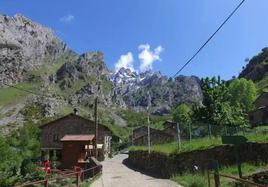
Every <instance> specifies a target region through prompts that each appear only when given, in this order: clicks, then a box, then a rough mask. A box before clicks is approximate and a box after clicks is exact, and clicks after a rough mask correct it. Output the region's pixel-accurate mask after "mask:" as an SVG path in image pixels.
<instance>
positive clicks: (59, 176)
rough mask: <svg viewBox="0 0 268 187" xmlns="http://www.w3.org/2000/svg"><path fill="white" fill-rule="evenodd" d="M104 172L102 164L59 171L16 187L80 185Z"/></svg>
mask: <svg viewBox="0 0 268 187" xmlns="http://www.w3.org/2000/svg"><path fill="white" fill-rule="evenodd" d="M101 173H102V165H97V166H94V167H92V168H89V169H85V170H81V171H75V172H73V171H72V170H65V171H58V172H56V173H53V174H51V175H46V176H45V179H43V180H38V181H34V182H29V183H25V184H21V185H17V186H15V187H35V186H36V187H40V186H44V187H52V186H53V187H54V186H77V187H78V186H79V185H80V184H82V183H83V182H90V181H92V180H93V179H94V178H95V177H96V176H98V175H100V174H101Z"/></svg>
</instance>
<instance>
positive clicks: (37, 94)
mask: <svg viewBox="0 0 268 187" xmlns="http://www.w3.org/2000/svg"><path fill="white" fill-rule="evenodd" d="M3 84H4V85H6V86H8V87H10V88H14V89H17V90H19V91H22V92H26V93H29V94H33V95H36V96H41V97H45V98H48V99H59V100H61V101H64V102H65V101H66V100H65V99H63V98H61V97H52V96H49V95H44V94H39V93H37V92H34V91H32V90H27V89H24V88H19V87H17V86H13V85H9V84H6V83H3ZM67 104H68V105H70V106H72V105H71V104H70V103H69V102H67ZM72 107H76V108H79V109H80V110H82V111H84V112H88V111H87V110H85V109H83V108H81V107H79V106H72Z"/></svg>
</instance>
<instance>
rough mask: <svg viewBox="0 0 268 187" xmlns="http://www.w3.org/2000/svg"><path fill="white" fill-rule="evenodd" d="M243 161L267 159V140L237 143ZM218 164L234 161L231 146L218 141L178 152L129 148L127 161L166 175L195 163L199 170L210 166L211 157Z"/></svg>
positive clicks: (181, 171) (131, 164) (138, 167)
mask: <svg viewBox="0 0 268 187" xmlns="http://www.w3.org/2000/svg"><path fill="white" fill-rule="evenodd" d="M239 150H240V155H241V161H242V162H267V161H268V143H246V144H243V145H240V146H239ZM213 160H218V161H219V163H220V166H226V165H231V164H235V163H236V159H235V154H234V146H232V145H221V146H217V147H214V148H210V149H206V150H195V151H191V152H184V153H180V154H175V153H174V154H171V155H166V154H163V153H158V152H152V153H151V154H150V155H148V152H147V151H130V152H129V158H128V160H127V163H128V164H129V165H130V166H132V167H134V168H136V169H140V170H142V171H146V172H149V173H151V174H153V175H158V176H160V177H164V178H169V177H171V176H172V175H174V174H178V173H183V172H186V171H188V172H191V171H193V167H194V166H195V165H196V166H198V168H199V169H200V170H206V169H212V168H213V167H212V161H213Z"/></svg>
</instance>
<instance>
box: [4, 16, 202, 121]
mask: <svg viewBox="0 0 268 187" xmlns="http://www.w3.org/2000/svg"><path fill="white" fill-rule="evenodd" d="M0 23H1V24H0V25H1V27H0V61H1V64H0V78H1V79H0V80H1V81H0V96H1V91H2V92H4V91H5V89H7V88H5V86H4V84H9V85H24V84H26V85H29V87H30V88H32V89H34V90H35V91H36V92H37V93H39V94H38V95H32V96H31V95H26V96H27V97H26V96H21V97H17V96H16V98H17V99H18V98H19V101H14V99H13V98H12V97H11V98H9V99H10V102H9V106H10V105H14V108H16V104H20V106H21V107H22V106H24V108H26V107H30V108H32V106H35V107H36V108H38V109H39V110H40V111H42V113H43V116H44V117H53V116H55V115H58V113H59V111H65V112H64V113H66V111H67V108H68V111H71V110H72V109H71V108H75V107H76V106H82V107H84V108H88V110H89V112H90V110H92V108H93V105H94V99H95V97H96V95H98V97H99V109H100V110H101V111H103V112H104V113H105V114H104V115H108V116H109V115H110V121H111V120H114V119H118V120H117V121H122V120H120V118H121V117H120V115H118V114H117V113H118V112H117V111H118V110H133V111H136V112H145V111H147V105H148V103H149V100H148V98H149V97H148V93H150V96H151V101H150V102H151V107H150V113H152V114H155V115H166V114H169V113H170V112H171V111H172V109H173V108H174V107H176V106H177V105H179V104H181V103H187V104H200V103H201V101H202V91H201V88H200V85H199V82H200V81H199V78H197V77H195V76H191V77H190V76H179V77H177V78H175V79H174V80H173V79H170V78H168V77H167V76H164V75H162V74H161V73H160V72H153V71H147V72H142V73H136V72H131V71H130V70H128V69H124V68H123V69H120V70H119V71H118V72H113V71H111V70H109V69H108V67H107V66H106V64H105V62H104V54H103V53H102V52H99V51H95V52H86V53H83V54H77V53H75V52H73V51H72V50H71V49H69V48H68V47H67V44H65V43H64V42H62V41H61V40H60V39H59V38H58V37H57V36H55V35H54V33H53V31H52V30H51V29H49V28H46V27H44V26H42V25H41V24H39V23H35V22H32V21H31V20H30V19H28V18H26V17H24V16H22V15H15V16H14V17H10V16H4V15H2V16H0ZM15 46H20V47H15ZM14 54H18V55H14ZM10 75H12V76H10ZM1 87H2V89H1ZM12 92H15V90H12ZM18 92H19V91H18ZM44 93H45V95H48V96H50V97H52V98H54V99H49V98H44V97H43V95H44ZM14 95H18V94H14ZM19 95H20V94H19ZM57 98H60V99H57ZM4 103H5V102H1V101H0V108H1V109H2V110H3V111H4V112H3V114H4V115H5V114H6V113H7V110H5V107H6V105H5V104H4ZM22 103H23V105H22ZM67 106H68V107H67ZM23 110H24V109H23ZM14 111H16V112H17V110H14ZM21 111H22V110H21ZM21 111H19V112H17V116H20V118H19V119H20V120H17V121H16V120H13V121H9V122H12V123H13V122H14V123H18V121H21V117H22V116H21V114H22V112H21ZM111 116H112V117H111ZM12 117H13V118H14V114H12ZM103 118H105V116H104V117H103ZM108 118H109V117H108ZM111 118H112V119H111ZM0 121H1V118H0Z"/></svg>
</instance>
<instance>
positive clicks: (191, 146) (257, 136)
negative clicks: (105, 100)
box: [130, 127, 268, 154]
mask: <svg viewBox="0 0 268 187" xmlns="http://www.w3.org/2000/svg"><path fill="white" fill-rule="evenodd" d="M265 129H268V128H267V127H260V128H258V129H256V132H248V133H246V135H245V136H246V137H247V138H248V141H249V142H260V143H265V142H268V136H264V135H263V131H265ZM218 145H222V143H221V138H220V137H218V138H212V139H209V138H207V137H206V138H197V139H193V140H192V141H191V142H190V141H188V140H187V141H182V144H181V150H180V151H179V150H178V143H177V142H172V143H166V144H157V145H153V146H152V147H151V150H152V151H155V152H161V153H164V154H171V153H180V152H188V151H193V150H204V149H208V148H213V147H215V146H218ZM130 150H132V151H138V150H148V147H147V146H132V147H130Z"/></svg>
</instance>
